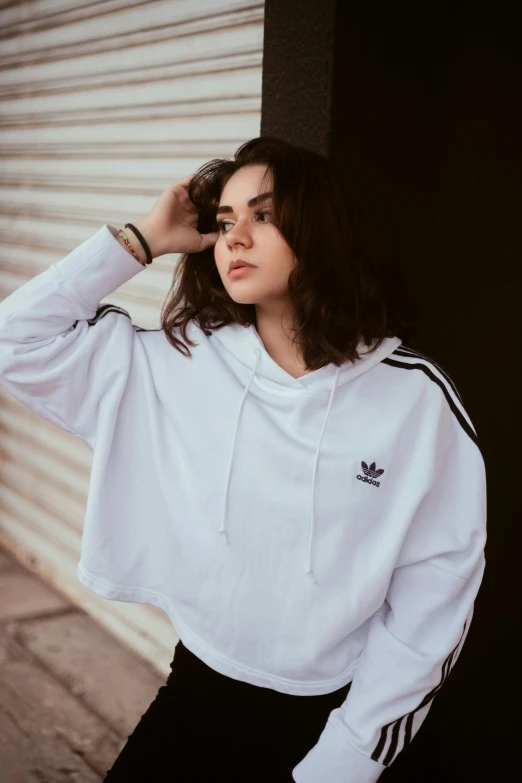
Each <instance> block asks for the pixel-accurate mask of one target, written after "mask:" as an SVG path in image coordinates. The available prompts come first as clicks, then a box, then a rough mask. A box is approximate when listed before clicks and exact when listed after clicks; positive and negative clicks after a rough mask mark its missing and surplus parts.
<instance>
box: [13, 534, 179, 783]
mask: <svg viewBox="0 0 522 783" xmlns="http://www.w3.org/2000/svg"><path fill="white" fill-rule="evenodd" d="M163 684H164V679H162V678H161V676H160V675H159V673H158V672H157V671H156V670H155V669H154V668H153V667H152V666H151V665H150V664H149V663H148V662H146V661H144V660H142V659H140V658H139V657H138V656H137V655H136V653H134V652H133V651H132V650H130V649H128V648H127V647H125V646H124V645H122V644H121V643H120V642H119V641H118V640H117V639H115V638H114V637H112V636H111V635H110V634H109V633H108V632H107V631H105V630H104V629H103V628H102V627H101V626H100V625H98V624H97V623H96V621H95V620H94V619H92V618H91V617H90V616H89V615H87V614H86V613H85V612H83V611H82V610H81V609H79V608H78V607H76V606H75V605H74V604H71V603H70V601H69V600H68V599H67V598H65V597H64V596H63V595H61V594H60V593H58V592H56V590H54V589H53V588H52V587H50V586H49V585H47V584H46V583H45V582H43V581H42V580H41V579H39V578H38V577H37V576H36V575H35V574H33V573H32V572H30V571H28V570H27V569H26V568H24V567H23V566H22V565H21V564H20V563H19V562H18V561H16V560H14V559H13V558H12V557H11V556H10V555H9V553H7V552H6V551H5V550H3V549H1V548H0V783H72V782H73V781H74V783H99V781H102V780H103V778H104V777H105V775H106V773H107V770H108V769H109V768H110V767H111V766H112V763H113V761H114V759H115V758H116V756H117V755H118V753H119V752H120V750H121V748H122V747H123V745H124V744H125V742H126V740H127V738H128V736H129V734H130V733H131V732H132V730H133V729H134V727H135V725H136V724H137V722H138V721H139V719H140V717H141V716H142V715H143V713H144V712H145V710H146V709H147V707H148V706H149V704H150V703H151V702H152V701H153V699H154V697H155V696H156V693H157V691H158V688H159V687H160V686H161V685H163Z"/></svg>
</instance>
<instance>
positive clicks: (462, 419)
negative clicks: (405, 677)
mask: <svg viewBox="0 0 522 783" xmlns="http://www.w3.org/2000/svg"><path fill="white" fill-rule="evenodd" d="M394 353H395V352H394ZM393 355H394V354H392V356H393ZM382 363H383V364H388V365H389V366H390V367H398V368H399V369H401V370H421V372H423V373H424V374H425V375H427V376H428V378H429V379H430V380H432V381H433V382H434V383H436V384H437V386H439V387H440V388H441V389H442V391H443V393H444V396H445V397H446V400H447V401H448V405H449V406H450V408H451V410H452V411H453V413H454V414H455V416H456V418H457V421H458V422H459V424H460V426H461V427H462V429H463V430H464V432H465V433H466V434H467V435H469V437H470V438H471V440H472V441H473V443H474V444H475V445H476V446H477V448H480V447H479V443H478V438H477V436H476V434H475V432H474V430H473V428H472V427H471V426H470V425H469V423H468V421H467V419H466V418H465V417H464V416H463V415H462V413H461V411H460V410H459V408H458V406H457V405H456V404H455V400H454V399H453V397H452V396H451V394H450V393H449V391H448V389H447V387H446V385H445V383H444V382H443V381H441V379H440V378H438V377H437V376H436V375H435V374H434V373H433V372H432V371H431V370H430V368H429V367H427V366H426V365H425V364H420V363H415V364H410V363H409V362H404V361H400V360H395V359H390V358H389V357H388V358H386V359H383V360H382Z"/></svg>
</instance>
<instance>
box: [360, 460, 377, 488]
mask: <svg viewBox="0 0 522 783" xmlns="http://www.w3.org/2000/svg"><path fill="white" fill-rule="evenodd" d="M361 466H362V469H363V473H364V476H360V475H359V476H357V478H358V479H359V481H365V482H366V484H373V486H374V487H380V486H381V482H380V481H374V479H376V478H378V477H379V476H382V474H383V473H384V470H383V469H382V468H379V470H376V469H375V462H372V464H371V465H370V467H368V465H367V464H366V462H361Z"/></svg>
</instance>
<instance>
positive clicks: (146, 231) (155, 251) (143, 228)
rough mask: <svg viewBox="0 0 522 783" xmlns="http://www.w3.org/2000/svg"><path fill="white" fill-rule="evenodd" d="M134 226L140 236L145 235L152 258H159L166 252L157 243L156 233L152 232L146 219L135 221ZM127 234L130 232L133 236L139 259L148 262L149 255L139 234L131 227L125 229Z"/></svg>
mask: <svg viewBox="0 0 522 783" xmlns="http://www.w3.org/2000/svg"><path fill="white" fill-rule="evenodd" d="M133 225H135V226H136V228H137V229H138V231H139V232H140V234H142V235H143V239H144V240H145V242H146V243H147V244H148V246H149V250H150V252H151V255H152V258H157V257H158V256H161V255H163V252H164V251H163V250H162V249H161V247H159V245H158V243H157V242H156V241H155V236H154V231H153V230H152V227H151V226H150V225H149V223H147V221H146V219H145V218H143V219H142V220H138V221H134V223H133ZM125 232H128V233H129V234H130V235H131V236H132V239H133V246H134V249H135V250H136V252H137V253H138V254H139V257H140V258H141V259H142V260H143V261H146V259H147V254H146V252H145V248H144V247H143V245H142V243H141V242H140V238H139V237H138V236H137V234H135V232H134V231H133V230H132V228H131V227H130V226H129V227H128V228H126V229H125Z"/></svg>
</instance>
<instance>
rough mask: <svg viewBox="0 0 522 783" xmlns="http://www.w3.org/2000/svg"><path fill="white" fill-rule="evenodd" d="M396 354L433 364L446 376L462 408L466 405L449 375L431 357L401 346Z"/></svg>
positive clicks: (396, 350)
mask: <svg viewBox="0 0 522 783" xmlns="http://www.w3.org/2000/svg"><path fill="white" fill-rule="evenodd" d="M394 353H396V354H398V355H399V356H408V357H410V358H412V359H413V358H417V359H424V361H425V362H429V364H432V365H433V367H436V369H437V370H438V371H439V372H440V374H441V375H443V376H444V378H445V379H446V380H447V382H448V383H449V385H450V386H451V388H452V389H453V391H454V392H455V396H456V397H457V398H458V400H459V401H460V404H461V405H462V407H464V403H463V402H462V397H461V396H460V394H459V392H458V390H457V387H456V386H455V384H454V383H453V381H452V380H451V378H450V377H449V375H448V373H447V372H446V371H445V370H443V369H442V367H441V366H440V364H437V363H436V362H434V361H433V359H430V357H429V356H425V355H424V354H423V353H419V352H418V351H414V350H413V348H407V347H406V346H405V345H401V346H399V348H396V349H395V351H394Z"/></svg>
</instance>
